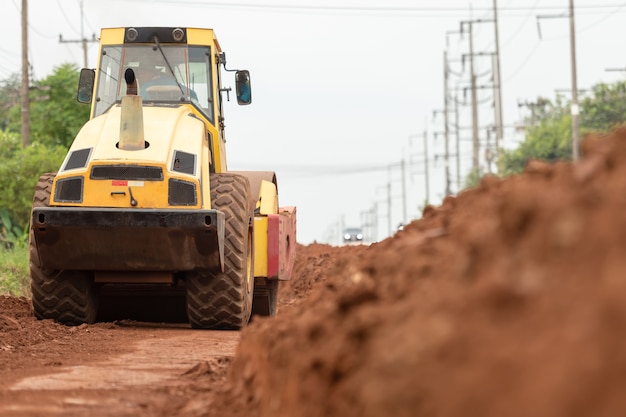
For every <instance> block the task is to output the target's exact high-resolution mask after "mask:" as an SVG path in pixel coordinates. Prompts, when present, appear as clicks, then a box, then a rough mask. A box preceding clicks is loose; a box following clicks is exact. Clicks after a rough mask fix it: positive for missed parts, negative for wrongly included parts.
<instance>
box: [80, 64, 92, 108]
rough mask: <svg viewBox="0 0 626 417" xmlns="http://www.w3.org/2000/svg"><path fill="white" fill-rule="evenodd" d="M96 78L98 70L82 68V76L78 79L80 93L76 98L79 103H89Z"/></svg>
mask: <svg viewBox="0 0 626 417" xmlns="http://www.w3.org/2000/svg"><path fill="white" fill-rule="evenodd" d="M95 79H96V71H95V70H92V69H89V68H83V69H81V70H80V78H79V79H78V93H77V94H76V100H78V102H79V103H84V104H89V103H91V100H92V98H93V85H94V81H95Z"/></svg>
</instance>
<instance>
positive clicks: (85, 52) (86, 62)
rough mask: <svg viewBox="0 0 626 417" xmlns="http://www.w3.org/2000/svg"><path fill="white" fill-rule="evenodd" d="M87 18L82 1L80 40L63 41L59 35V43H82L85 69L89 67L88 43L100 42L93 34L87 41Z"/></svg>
mask: <svg viewBox="0 0 626 417" xmlns="http://www.w3.org/2000/svg"><path fill="white" fill-rule="evenodd" d="M84 21H85V18H84V14H83V0H81V1H80V39H71V40H65V39H63V35H59V43H80V44H82V47H83V62H84V64H83V65H84V68H88V67H89V62H88V60H87V52H88V49H87V44H88V43H93V42H98V40H97V39H96V35H95V34H92V35H91V39H87V38H85V35H84V23H83V22H84Z"/></svg>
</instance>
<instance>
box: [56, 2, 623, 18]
mask: <svg viewBox="0 0 626 417" xmlns="http://www.w3.org/2000/svg"><path fill="white" fill-rule="evenodd" d="M57 1H58V0H57ZM113 1H120V0H113ZM124 2H125V3H127V2H134V3H150V4H166V5H176V6H180V5H184V6H191V7H201V8H206V7H221V8H230V9H257V10H275V11H290V12H357V13H425V12H429V13H437V14H448V16H446V17H450V16H449V14H454V13H457V14H458V13H462V16H467V11H468V10H467V8H465V7H440V6H412V7H388V6H387V7H374V6H319V5H290V4H254V3H226V2H206V1H202V2H198V1H190V0H187V1H185V0H124ZM620 6H622V5H620V4H589V5H577V6H576V8H577V9H578V10H581V11H582V10H597V9H606V8H616V7H620ZM491 10H492V9H491V8H490V7H476V8H473V11H475V12H478V13H483V12H490V11H491ZM500 10H501V11H502V12H508V13H517V12H527V11H529V10H543V11H561V10H563V6H533V7H529V6H513V7H511V6H509V7H504V8H501V9H500ZM430 17H433V16H430ZM435 17H436V16H435Z"/></svg>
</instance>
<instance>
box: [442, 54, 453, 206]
mask: <svg viewBox="0 0 626 417" xmlns="http://www.w3.org/2000/svg"><path fill="white" fill-rule="evenodd" d="M443 68H444V74H443V92H444V93H443V134H444V141H445V153H444V161H445V175H446V190H445V193H446V195H447V196H448V195H450V194H452V191H450V148H449V140H450V137H449V136H450V135H449V129H448V111H450V110H449V106H448V95H449V91H448V51H443Z"/></svg>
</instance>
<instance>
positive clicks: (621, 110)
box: [580, 81, 626, 132]
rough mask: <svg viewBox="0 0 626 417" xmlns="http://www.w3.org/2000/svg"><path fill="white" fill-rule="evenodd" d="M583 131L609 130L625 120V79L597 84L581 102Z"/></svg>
mask: <svg viewBox="0 0 626 417" xmlns="http://www.w3.org/2000/svg"><path fill="white" fill-rule="evenodd" d="M581 109H582V112H581V114H580V125H581V130H582V131H583V132H589V131H600V132H603V131H609V130H612V129H614V128H616V127H617V126H619V125H621V124H622V123H624V121H626V81H621V82H617V83H614V84H597V85H595V86H594V87H593V89H592V95H591V96H590V97H586V98H585V99H584V100H582V102H581Z"/></svg>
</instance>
